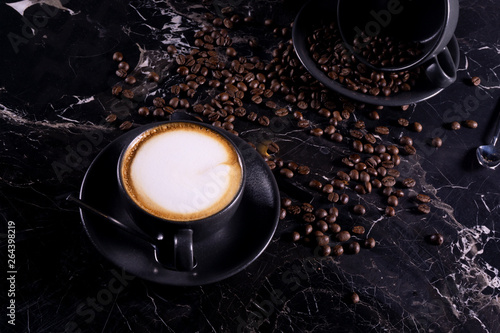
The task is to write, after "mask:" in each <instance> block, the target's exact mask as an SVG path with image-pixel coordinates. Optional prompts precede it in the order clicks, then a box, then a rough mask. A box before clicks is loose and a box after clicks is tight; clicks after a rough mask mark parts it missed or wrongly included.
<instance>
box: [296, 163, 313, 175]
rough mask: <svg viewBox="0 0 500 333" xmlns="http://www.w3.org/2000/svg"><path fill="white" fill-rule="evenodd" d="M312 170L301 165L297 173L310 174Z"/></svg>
mask: <svg viewBox="0 0 500 333" xmlns="http://www.w3.org/2000/svg"><path fill="white" fill-rule="evenodd" d="M310 172H311V170H310V169H309V167H308V166H305V165H301V166H299V167H298V168H297V173H298V174H300V175H308V174H309V173H310Z"/></svg>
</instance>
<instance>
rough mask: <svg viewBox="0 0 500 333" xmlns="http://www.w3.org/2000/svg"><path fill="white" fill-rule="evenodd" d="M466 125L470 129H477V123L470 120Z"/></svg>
mask: <svg viewBox="0 0 500 333" xmlns="http://www.w3.org/2000/svg"><path fill="white" fill-rule="evenodd" d="M464 125H465V126H466V127H468V128H477V121H475V120H471V119H468V120H466V121H465V122H464Z"/></svg>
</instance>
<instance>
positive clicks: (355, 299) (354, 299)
mask: <svg viewBox="0 0 500 333" xmlns="http://www.w3.org/2000/svg"><path fill="white" fill-rule="evenodd" d="M358 252H359V251H358ZM349 302H350V303H351V304H356V303H359V295H358V294H356V293H352V294H351V295H349Z"/></svg>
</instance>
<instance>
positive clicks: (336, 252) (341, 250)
mask: <svg viewBox="0 0 500 333" xmlns="http://www.w3.org/2000/svg"><path fill="white" fill-rule="evenodd" d="M331 253H332V255H334V256H336V257H338V256H341V255H342V254H344V248H343V247H342V245H340V244H337V245H335V246H334V247H333V249H332V251H331Z"/></svg>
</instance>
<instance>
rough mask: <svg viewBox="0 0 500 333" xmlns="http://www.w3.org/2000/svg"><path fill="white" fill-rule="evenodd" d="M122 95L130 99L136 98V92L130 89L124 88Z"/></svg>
mask: <svg viewBox="0 0 500 333" xmlns="http://www.w3.org/2000/svg"><path fill="white" fill-rule="evenodd" d="M122 96H123V97H125V98H128V99H132V98H134V92H133V91H132V90H129V89H124V90H123V92H122Z"/></svg>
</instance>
